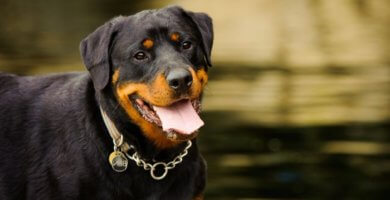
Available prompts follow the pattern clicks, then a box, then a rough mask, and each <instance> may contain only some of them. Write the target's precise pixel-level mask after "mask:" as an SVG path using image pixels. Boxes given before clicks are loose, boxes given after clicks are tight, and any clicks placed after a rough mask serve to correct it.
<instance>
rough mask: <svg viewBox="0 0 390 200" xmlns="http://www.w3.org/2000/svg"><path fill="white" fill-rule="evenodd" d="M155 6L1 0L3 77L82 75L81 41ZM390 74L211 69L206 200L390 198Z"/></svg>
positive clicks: (384, 69) (204, 134) (204, 142)
mask: <svg viewBox="0 0 390 200" xmlns="http://www.w3.org/2000/svg"><path fill="white" fill-rule="evenodd" d="M155 3H156V2H154V1H146V2H145V1H125V0H120V1H115V3H112V1H109V0H104V1H99V2H96V1H92V0H84V1H77V0H69V1H44V0H36V1H31V2H30V1H21V0H19V1H14V0H12V1H11V0H3V1H2V5H1V7H0V70H1V71H8V72H14V73H18V74H45V73H52V72H63V71H73V70H84V67H83V66H82V63H81V60H80V58H79V52H78V44H79V42H80V41H81V40H82V38H84V37H85V36H86V35H87V34H88V33H90V32H92V31H93V30H94V29H95V28H96V27H97V26H99V25H100V24H102V23H103V22H104V21H106V20H108V19H110V18H112V17H114V16H117V15H119V14H130V13H132V12H135V11H137V10H141V9H143V8H146V7H150V6H152V7H154V6H156V4H155ZM217 49H218V48H217ZM230 59H231V58H230ZM389 74H390V73H389V67H388V66H386V65H373V66H363V67H350V66H343V65H334V66H330V67H327V68H325V69H324V68H311V67H306V68H303V67H302V68H290V67H287V65H284V64H283V62H281V64H280V65H269V66H266V65H265V64H260V63H258V64H256V63H255V64H254V63H252V64H248V63H246V64H245V63H234V64H233V63H229V62H228V63H226V62H225V63H223V62H216V63H215V66H214V67H213V68H211V70H210V80H211V81H210V83H209V86H208V88H207V89H206V95H205V98H204V110H205V111H204V113H203V114H202V118H203V119H204V121H205V122H206V126H205V127H204V128H202V130H201V134H200V146H201V151H202V153H203V154H204V155H205V158H206V160H207V161H208V185H207V190H206V199H214V200H217V199H221V200H222V199H223V200H229V199H387V198H386V197H388V191H389V189H390V179H389V177H390V145H389V142H390V134H389V133H390V121H389V110H390V107H389V106H390V103H389V102H390V96H389V94H390V93H389V91H390V80H389V77H390V76H389Z"/></svg>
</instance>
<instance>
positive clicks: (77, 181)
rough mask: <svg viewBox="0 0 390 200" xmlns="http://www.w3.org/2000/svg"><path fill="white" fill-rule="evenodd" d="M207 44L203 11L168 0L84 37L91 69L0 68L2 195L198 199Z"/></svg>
mask: <svg viewBox="0 0 390 200" xmlns="http://www.w3.org/2000/svg"><path fill="white" fill-rule="evenodd" d="M212 43H213V29H212V22H211V19H210V17H208V16H207V15H206V14H203V13H194V12H189V11H185V10H183V9H181V8H179V7H167V8H163V9H160V10H148V11H143V12H140V13H138V14H135V15H132V16H128V17H117V18H114V19H112V20H111V21H109V22H107V23H105V24H104V25H102V26H101V27H99V28H98V29H97V30H96V31H95V32H93V33H92V34H90V35H89V36H88V37H87V38H86V39H84V40H83V41H82V42H81V45H80V50H81V55H82V58H83V60H84V64H85V66H86V67H87V69H88V71H89V73H67V74H58V75H49V76H35V77H19V76H15V75H10V74H5V73H0V199H1V200H11V199H12V200H14V199H39V200H44V199H94V200H97V199H102V200H111V199H115V200H118V199H126V200H129V199H135V200H142V199H150V200H157V199H167V200H172V199H188V200H190V199H202V193H203V190H204V187H205V177H206V175H205V173H206V169H205V162H204V160H203V159H202V157H201V155H200V154H199V151H198V148H197V145H196V139H195V137H196V134H197V129H199V127H201V126H202V125H203V122H202V121H201V120H200V118H199V117H198V113H199V111H200V98H201V96H202V91H203V88H204V87H205V85H206V83H207V68H208V67H209V66H211V64H210V52H211V48H212ZM191 142H192V146H191Z"/></svg>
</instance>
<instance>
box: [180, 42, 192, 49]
mask: <svg viewBox="0 0 390 200" xmlns="http://www.w3.org/2000/svg"><path fill="white" fill-rule="evenodd" d="M191 46H192V44H191V42H189V41H186V42H183V44H182V48H183V49H189V48H191Z"/></svg>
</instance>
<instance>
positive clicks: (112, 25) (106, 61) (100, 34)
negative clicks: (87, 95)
mask: <svg viewBox="0 0 390 200" xmlns="http://www.w3.org/2000/svg"><path fill="white" fill-rule="evenodd" d="M122 18H123V17H116V18H114V19H112V20H110V21H108V22H106V23H105V24H103V25H102V26H100V27H99V28H97V29H96V30H95V31H94V32H93V33H91V34H89V35H88V36H87V37H86V38H85V39H84V40H83V41H81V43H80V52H81V57H82V59H83V62H84V65H85V67H86V68H87V69H88V71H89V73H90V76H91V78H92V82H93V85H94V87H95V90H97V91H98V90H102V89H104V88H105V87H106V86H107V85H108V82H109V80H110V47H111V44H112V41H113V38H114V36H115V35H116V33H117V31H118V30H117V27H118V26H117V24H118V22H119V21H120V20H121V19H122Z"/></svg>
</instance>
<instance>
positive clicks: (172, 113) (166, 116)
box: [130, 95, 204, 139]
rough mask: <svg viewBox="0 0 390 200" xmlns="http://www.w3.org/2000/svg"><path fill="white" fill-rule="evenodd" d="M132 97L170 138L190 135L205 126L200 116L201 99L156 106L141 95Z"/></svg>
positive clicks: (140, 110)
mask: <svg viewBox="0 0 390 200" xmlns="http://www.w3.org/2000/svg"><path fill="white" fill-rule="evenodd" d="M130 99H131V101H132V103H133V105H134V106H135V108H136V109H137V111H138V112H139V113H140V114H141V116H142V117H143V118H144V119H145V120H146V121H148V122H150V123H152V124H155V125H156V126H158V127H160V128H162V129H163V131H164V132H165V133H167V136H168V138H170V139H177V136H178V135H179V136H184V137H186V136H190V135H193V134H194V133H196V132H197V131H198V129H199V128H200V127H201V126H203V124H204V123H203V121H202V120H201V119H200V117H199V113H200V112H201V103H200V99H199V98H197V99H192V100H190V99H181V100H178V101H175V102H174V103H172V104H170V105H168V106H163V107H161V106H155V105H152V104H151V103H149V102H148V101H146V100H145V99H143V98H142V97H139V96H138V95H132V96H130Z"/></svg>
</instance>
